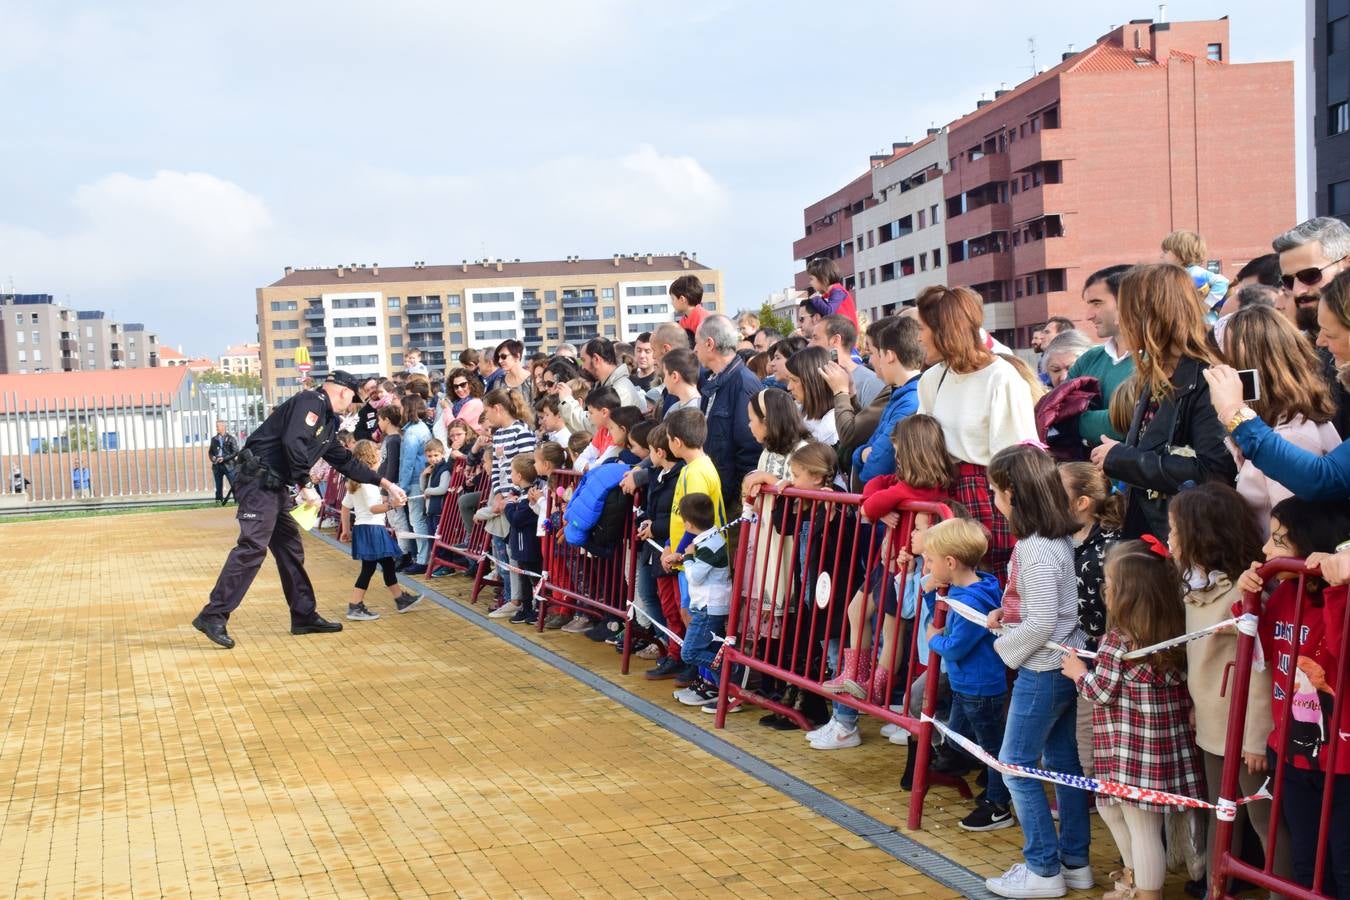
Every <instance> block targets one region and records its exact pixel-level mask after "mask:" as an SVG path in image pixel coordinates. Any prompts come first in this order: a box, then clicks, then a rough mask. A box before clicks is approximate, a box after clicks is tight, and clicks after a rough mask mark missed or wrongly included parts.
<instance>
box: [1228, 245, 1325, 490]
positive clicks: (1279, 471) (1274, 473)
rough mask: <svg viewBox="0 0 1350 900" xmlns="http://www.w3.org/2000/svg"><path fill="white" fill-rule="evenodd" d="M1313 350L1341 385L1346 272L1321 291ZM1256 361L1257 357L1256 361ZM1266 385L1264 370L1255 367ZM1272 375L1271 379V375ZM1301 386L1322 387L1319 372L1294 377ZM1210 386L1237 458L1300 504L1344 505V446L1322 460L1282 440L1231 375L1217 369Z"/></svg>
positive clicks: (1266, 390) (1269, 391)
mask: <svg viewBox="0 0 1350 900" xmlns="http://www.w3.org/2000/svg"><path fill="white" fill-rule="evenodd" d="M1317 324H1318V337H1317V345H1318V346H1319V347H1325V348H1326V349H1327V350H1329V351H1330V352H1331V355H1332V357H1333V358H1334V359H1335V360H1336V365H1337V366H1338V367H1339V368H1340V369H1341V373H1342V375H1341V378H1342V383H1343V384H1344V383H1345V377H1346V375H1345V371H1346V366H1347V364H1350V271H1346V272H1342V273H1340V274H1339V275H1337V276H1336V277H1335V278H1333V279H1332V280H1331V283H1330V284H1328V285H1327V286H1326V287H1325V288H1323V289H1322V296H1321V299H1320V300H1319V301H1318V303H1317ZM1258 359H1259V357H1258ZM1261 370H1262V371H1261V375H1262V378H1263V379H1268V378H1269V377H1271V376H1269V375H1267V372H1266V366H1265V364H1264V363H1263V364H1262V366H1261ZM1271 374H1272V375H1273V373H1271ZM1297 377H1298V378H1300V380H1301V382H1302V383H1304V384H1306V383H1309V382H1312V381H1317V382H1319V383H1322V384H1325V383H1326V382H1325V380H1324V379H1323V378H1322V375H1321V371H1320V367H1319V369H1318V371H1316V372H1315V373H1299V375H1298V376H1297ZM1205 380H1206V381H1208V382H1209V385H1210V401H1211V402H1212V403H1213V405H1214V410H1215V411H1216V413H1217V414H1218V416H1219V420H1220V421H1221V422H1223V424H1224V427H1225V428H1227V429H1228V431H1229V432H1230V433H1231V434H1232V438H1233V442H1234V443H1236V444H1237V445H1238V448H1239V449H1240V450H1241V451H1242V455H1243V456H1244V457H1245V458H1246V459H1247V460H1248V461H1250V462H1251V464H1252V465H1253V466H1255V467H1256V468H1257V469H1260V470H1261V472H1262V473H1263V474H1264V475H1265V476H1266V477H1267V478H1269V479H1271V480H1272V481H1276V482H1278V483H1279V484H1281V485H1283V486H1284V487H1285V488H1287V489H1288V490H1289V491H1291V492H1292V493H1293V494H1294V495H1296V496H1298V497H1302V498H1303V499H1304V500H1314V501H1320V500H1344V499H1345V498H1347V497H1350V441H1346V442H1345V443H1342V444H1340V445H1339V446H1337V447H1336V448H1335V449H1332V450H1328V451H1327V452H1326V453H1325V455H1322V454H1319V453H1317V452H1315V451H1311V450H1309V449H1307V448H1306V447H1302V446H1299V445H1298V444H1297V443H1295V442H1293V441H1290V440H1287V439H1286V438H1285V436H1284V435H1282V434H1280V432H1279V430H1278V425H1279V422H1278V421H1276V422H1275V425H1276V427H1272V426H1271V425H1270V424H1269V423H1270V421H1272V420H1271V419H1269V418H1268V416H1267V415H1265V414H1262V413H1261V412H1260V410H1259V409H1258V408H1257V405H1258V403H1259V401H1257V402H1252V403H1247V402H1244V399H1243V390H1242V381H1241V379H1240V378H1239V376H1238V373H1237V371H1236V369H1234V368H1231V367H1229V366H1217V367H1215V368H1213V369H1211V370H1209V371H1207V372H1206V373H1205ZM1261 394H1262V396H1268V397H1274V396H1277V395H1276V394H1275V388H1274V387H1273V386H1272V387H1266V386H1263V387H1262V390H1261Z"/></svg>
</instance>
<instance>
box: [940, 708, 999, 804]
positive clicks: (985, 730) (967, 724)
mask: <svg viewBox="0 0 1350 900" xmlns="http://www.w3.org/2000/svg"><path fill="white" fill-rule="evenodd" d="M1007 699H1008V695H1007V693H1006V692H1005V693H1002V694H998V695H996V696H993V697H977V696H975V695H974V694H962V693H959V692H957V691H952V714H951V718H949V719H948V720H947V727H949V728H950V729H951V730H952V731H955V732H956V733H957V734H959V735H961V737H965V738H970V739H971V740H973V741H974V742H975V743H977V744H979V745H980V746H981V747H982V748H984V749H985V750H986V751H987V752H989V753H991V754H993V755H994V756H998V752H999V750H1000V749H1002V747H1003V717H1004V704H1005V703H1006V702H1007ZM985 790H986V792H987V795H988V797H989V802H990V803H992V804H994V805H995V806H1007V805H1008V802H1009V800H1010V799H1011V798H1010V795H1009V794H1008V787H1007V785H1005V784H1004V783H1003V776H1002V775H1001V774H999V771H998V770H997V769H994V768H990V769H989V783H988V785H987V786H986V787H985Z"/></svg>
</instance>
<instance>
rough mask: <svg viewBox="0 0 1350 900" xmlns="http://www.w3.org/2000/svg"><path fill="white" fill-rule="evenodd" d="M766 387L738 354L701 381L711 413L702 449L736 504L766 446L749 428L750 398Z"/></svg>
mask: <svg viewBox="0 0 1350 900" xmlns="http://www.w3.org/2000/svg"><path fill="white" fill-rule="evenodd" d="M763 389H764V385H763V384H762V383H761V382H760V380H759V378H758V377H757V376H756V375H755V373H754V372H751V371H750V369H749V368H747V367H746V365H745V363H744V362H743V361H742V360H741V358H740V357H739V356H733V357H732V358H731V362H730V363H728V364H727V367H726V368H725V369H723V370H722V371H721V372H719V373H718V374H716V375H708V376H707V377H705V378H704V379H703V380H702V382H700V383H699V386H698V392H699V395H700V396H702V398H703V400H702V403H701V408H702V410H703V414H704V415H705V416H707V417H708V436H707V438H705V439H704V441H703V452H705V453H707V454H708V456H710V457H712V461H713V465H714V466H715V467H716V468H717V476H718V478H719V479H720V480H721V482H722V498H723V500H724V501H725V502H726V503H727V505H728V506H731V505H734V504H735V502H736V500H737V498H738V497H740V493H741V481H742V480H743V479H744V478H745V476H746V475H748V474H749V473H750V472H753V471H754V469H755V466H757V465H758V464H759V454H760V451H761V450H762V449H763V448H762V447H761V446H760V445H759V441H757V440H755V436H754V434H753V433H752V432H751V431H750V398H751V397H753V396H755V395H756V394H758V393H759V392H760V391H762V390H763Z"/></svg>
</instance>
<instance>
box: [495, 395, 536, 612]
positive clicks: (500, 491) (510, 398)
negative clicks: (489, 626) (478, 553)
mask: <svg viewBox="0 0 1350 900" xmlns="http://www.w3.org/2000/svg"><path fill="white" fill-rule="evenodd" d="M483 414H484V415H485V416H487V420H488V424H489V425H491V426H492V479H491V481H490V483H489V487H488V497H489V501H488V503H487V506H488V509H489V510H490V511H491V512H492V514H493V515H494V516H498V515H503V514H504V513H505V511H506V504H507V503H509V502H512V501H514V500H515V499H516V497H517V496H518V494H519V493H520V492H519V491H518V490H517V489H516V486H515V484H514V483H513V482H512V480H511V460H513V459H515V458H516V457H517V456H519V455H520V454H522V453H525V454H533V453H534V443H535V437H534V430H533V428H532V426H533V424H534V412H533V411H532V410H531V409H530V408H529V407H528V406H527V405H526V404H525V398H523V397H522V396H521V395H520V393H519V392H518V391H512V390H508V389H505V388H498V389H497V390H495V391H491V392H489V393H488V395H487V396H486V397H484V398H483ZM503 524H505V523H503ZM489 530H491V529H489ZM508 534H509V530H502V531H499V532H498V533H495V534H493V535H492V555H493V556H494V557H496V558H497V559H498V560H502V561H503V562H504V561H506V559H507V557H508V555H509V554H508V550H507V545H506V537H507V535H508ZM498 575H499V576H500V578H501V584H502V604H501V606H499V607H497V609H494V610H493V611H492V612H490V613H489V614H488V615H489V616H491V617H493V618H498V619H501V618H509V617H511V616H513V615H515V614H516V613H517V612H519V611H520V604H519V603H517V602H516V600H515V596H516V594H515V590H514V589H515V588H516V587H517V586H518V584H519V583H518V581H517V579H516V578H515V577H514V576H512V575H511V574H510V573H509V572H506V571H503V570H500V569H499V570H498Z"/></svg>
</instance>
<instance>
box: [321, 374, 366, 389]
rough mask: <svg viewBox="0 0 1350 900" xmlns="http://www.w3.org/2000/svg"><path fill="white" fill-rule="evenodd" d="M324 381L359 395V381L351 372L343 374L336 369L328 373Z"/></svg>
mask: <svg viewBox="0 0 1350 900" xmlns="http://www.w3.org/2000/svg"><path fill="white" fill-rule="evenodd" d="M324 381H325V382H329V383H331V384H336V385H341V386H342V387H345V388H347V389H348V390H350V391H352V392H353V393H360V391H361V379H360V378H357V377H356V376H355V375H353V374H352V373H351V372H345V371H343V370H342V369H336V370H334V371H332V372H329V373H328V377H327V378H325V379H324Z"/></svg>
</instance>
